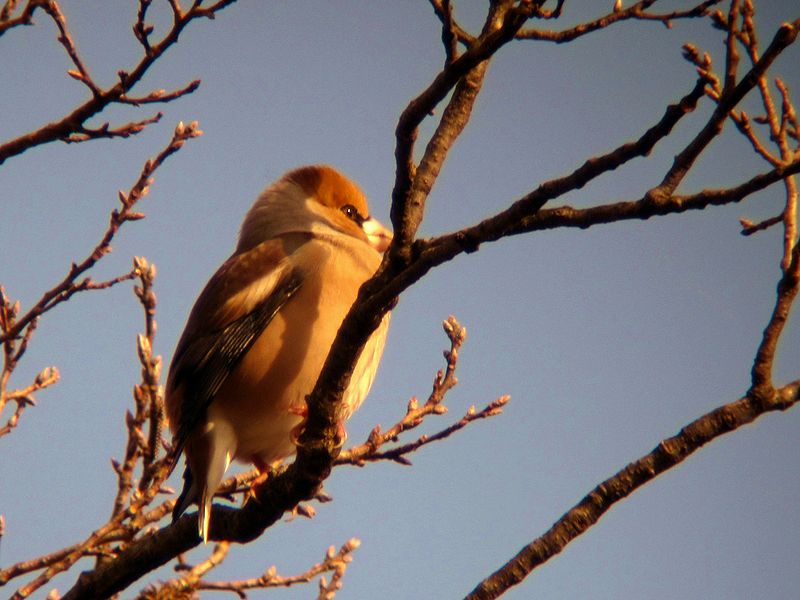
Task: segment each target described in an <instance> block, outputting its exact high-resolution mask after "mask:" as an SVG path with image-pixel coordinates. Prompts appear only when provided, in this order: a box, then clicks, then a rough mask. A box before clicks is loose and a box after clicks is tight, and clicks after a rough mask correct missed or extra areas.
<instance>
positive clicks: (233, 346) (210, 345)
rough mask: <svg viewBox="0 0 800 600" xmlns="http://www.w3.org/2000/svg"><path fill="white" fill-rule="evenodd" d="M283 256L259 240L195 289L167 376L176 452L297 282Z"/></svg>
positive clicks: (272, 245) (273, 244)
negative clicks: (197, 294) (196, 293)
mask: <svg viewBox="0 0 800 600" xmlns="http://www.w3.org/2000/svg"><path fill="white" fill-rule="evenodd" d="M285 259H286V255H285V254H284V253H283V248H282V246H281V244H280V242H279V241H277V240H276V241H270V242H264V243H263V244H261V245H260V246H257V247H256V248H253V249H252V250H250V251H248V252H247V253H245V254H244V255H234V256H233V257H231V258H230V259H229V260H228V261H227V262H226V263H225V264H224V265H222V267H220V269H219V271H217V273H216V274H215V275H214V277H212V278H211V280H210V281H209V282H208V285H206V287H205V289H204V290H203V292H202V293H201V294H200V297H199V298H198V301H197V303H196V304H195V307H194V309H193V310H192V314H191V315H190V317H189V322H188V323H187V325H186V330H185V331H184V334H183V337H182V338H181V340H180V342H179V343H178V347H177V349H176V351H175V357H174V358H173V361H172V365H171V367H170V373H169V377H168V381H167V408H168V411H169V412H170V413H171V418H177V422H176V423H175V424H174V425H173V427H176V429H175V445H176V447H175V456H176V457H177V456H178V454H179V453H180V451H181V450H182V449H183V445H184V443H185V442H186V439H187V437H188V436H189V434H190V433H191V431H192V430H193V429H194V428H195V427H196V426H197V425H198V424H199V423H200V422H202V421H203V419H204V418H205V415H206V410H207V409H208V406H209V405H210V404H211V402H212V401H213V400H214V396H215V395H216V393H217V392H218V391H219V388H220V386H221V385H222V384H223V383H224V381H225V379H226V378H227V377H228V375H229V374H230V373H231V371H232V370H233V369H234V368H235V367H236V365H237V364H238V363H239V361H240V360H241V359H242V357H243V356H244V355H245V354H246V353H247V351H248V350H249V349H250V348H251V346H252V345H253V343H254V342H255V341H256V339H258V337H259V335H260V334H261V333H262V332H263V331H264V328H265V327H266V326H267V325H268V324H269V323H270V321H272V319H273V318H274V317H275V315H276V314H277V313H278V311H279V310H280V309H281V307H282V306H283V305H284V304H286V302H288V301H289V299H290V298H291V297H292V296H293V295H294V294H295V292H297V290H298V289H299V288H300V286H301V285H302V282H303V277H302V274H301V273H300V272H299V271H298V270H297V269H293V268H291V265H290V264H288V261H286V260H285Z"/></svg>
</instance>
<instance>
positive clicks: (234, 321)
mask: <svg viewBox="0 0 800 600" xmlns="http://www.w3.org/2000/svg"><path fill="white" fill-rule="evenodd" d="M391 240H392V234H391V233H390V231H389V230H388V229H387V228H386V227H384V226H383V225H382V224H381V223H380V222H379V221H378V220H376V219H375V218H373V217H372V216H370V214H369V209H368V205H367V200H366V198H365V196H364V193H363V192H362V191H361V189H360V188H359V187H358V185H356V184H355V183H354V182H353V181H352V180H350V179H349V178H348V177H346V176H345V175H343V174H342V173H340V172H339V171H337V170H336V169H334V168H333V167H330V166H328V165H310V166H304V167H300V168H297V169H294V170H292V171H289V172H288V173H286V174H284V175H283V176H282V177H281V178H280V179H278V180H277V181H276V182H274V183H273V184H271V185H270V186H268V187H267V188H266V189H265V190H264V191H263V192H262V193H261V195H260V196H259V197H258V198H257V199H256V201H255V202H254V203H253V205H252V207H251V208H250V210H249V211H248V212H247V214H246V215H245V218H244V221H243V223H242V226H241V229H240V232H239V239H238V244H237V245H236V249H235V250H234V252H233V254H232V255H231V256H230V258H228V259H227V260H226V261H225V262H224V263H223V264H222V266H220V267H219V269H218V270H217V271H216V273H214V275H213V276H212V277H211V279H210V280H209V281H208V283H207V284H206V286H205V287H204V288H203V290H202V291H201V293H200V295H199V296H198V298H197V300H196V301H195V304H194V307H193V308H192V310H191V312H190V314H189V317H188V319H187V322H186V326H185V328H184V331H183V334H182V335H181V337H180V339H179V341H178V344H177V346H176V349H175V353H174V355H173V358H172V361H171V363H170V368H169V372H168V375H167V383H166V388H165V398H164V403H165V409H166V416H167V420H168V422H169V427H170V429H171V431H172V434H173V460H174V461H175V462H174V463H173V468H174V465H175V464H177V461H178V459H179V456H180V454H181V453H183V454H184V455H185V462H186V466H185V470H184V474H183V478H184V485H183V490H182V492H181V494H180V496H179V497H178V499H177V501H176V504H175V509H174V511H173V515H172V516H173V522H174V521H175V520H177V519H178V517H180V515H181V514H182V513H183V512H185V511H186V510H187V508H188V507H189V506H190V505H191V504H192V503H196V504H197V505H198V535H199V536H200V537H201V538H202V539H203V541H204V542H207V541H208V532H209V526H210V518H211V506H212V500H213V497H214V493H215V492H216V491H217V489H218V487H219V485H220V482H221V481H222V478H223V477H224V475H225V472H226V471H227V469H228V467H229V466H230V463H231V461H238V462H243V463H252V464H254V465H255V466H256V467H257V468H258V469H259V471H260V472H262V473H265V472H267V471H268V469H269V468H270V467H271V466H274V465H277V464H279V463H280V462H281V461H282V460H284V459H286V458H287V457H289V456H291V455H292V454H294V453H295V451H296V444H295V442H296V440H297V435H298V431H299V430H300V429H301V428H302V423H303V420H304V417H305V414H306V403H305V398H306V396H307V395H308V394H310V393H311V391H312V389H313V387H314V384H315V383H316V381H317V378H318V376H319V374H320V372H321V370H322V367H323V364H324V362H325V359H326V357H327V355H328V351H329V350H330V348H331V345H332V344H333V341H334V338H335V337H336V333H337V332H338V330H339V327H340V325H341V323H342V320H343V319H344V317H345V315H346V314H347V312H348V311H349V309H350V307H351V306H352V304H353V302H354V301H355V299H356V296H357V294H358V290H359V288H360V287H361V285H362V284H363V283H364V282H365V281H366V280H368V279H369V278H370V277H372V275H373V274H374V273H375V272H376V270H377V269H378V267H379V266H380V263H381V260H382V257H383V253H384V252H385V251H386V250H387V248H388V247H389V244H390V243H391ZM388 325H389V315H388V314H387V316H386V317H385V318H384V320H383V321H382V322H381V324H380V326H379V327H378V328H377V329H376V331H375V332H374V333H373V334H372V336H371V337H370V338H369V340H368V341H367V343H366V344H365V346H364V349H363V350H362V353H361V355H360V357H359V359H358V361H357V363H356V366H355V368H354V371H353V374H352V377H351V380H350V383H349V385H348V387H347V389H346V390H345V392H344V395H343V407H342V413H343V414H342V419H343V420H344V419H347V418H348V417H349V416H350V415H351V414H352V413H353V412H354V411H355V410H356V409H357V408H358V407H359V406H360V405H361V403H362V402H363V400H364V398H365V397H366V395H367V393H368V392H369V390H370V387H371V386H372V382H373V380H374V377H375V373H376V370H377V367H378V363H379V362H380V358H381V354H382V352H383V346H384V342H385V339H386V334H387V330H388Z"/></svg>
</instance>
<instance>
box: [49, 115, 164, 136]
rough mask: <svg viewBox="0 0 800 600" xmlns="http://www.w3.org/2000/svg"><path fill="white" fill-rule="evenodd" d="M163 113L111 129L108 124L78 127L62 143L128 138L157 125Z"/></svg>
mask: <svg viewBox="0 0 800 600" xmlns="http://www.w3.org/2000/svg"><path fill="white" fill-rule="evenodd" d="M162 116H163V113H160V112H159V113H156V114H155V115H153V116H152V117H150V118H148V119H143V120H141V121H134V122H131V123H127V124H125V125H120V126H119V127H115V128H113V129H112V128H111V126H110V124H109V123H103V124H102V125H101V126H100V127H94V128H93V127H85V126H80V127H78V128H76V130H75V132H74V133H71V134H70V135H69V136H68V137H65V138H64V140H63V141H64V142H66V143H68V144H74V143H78V142H87V141H89V140H99V139H102V138H107V139H111V138H129V137H131V136H132V135H136V134H137V133H140V132H142V131H143V130H144V128H145V127H147V126H148V125H151V124H153V123H158V122H159V121H160V120H161V117H162Z"/></svg>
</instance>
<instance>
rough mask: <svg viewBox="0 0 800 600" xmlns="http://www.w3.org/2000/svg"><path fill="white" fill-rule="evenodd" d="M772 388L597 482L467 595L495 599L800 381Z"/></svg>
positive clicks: (784, 404) (785, 404)
mask: <svg viewBox="0 0 800 600" xmlns="http://www.w3.org/2000/svg"><path fill="white" fill-rule="evenodd" d="M773 391H774V393H773V394H772V396H771V397H769V398H768V399H765V400H766V401H765V402H756V401H754V400H753V399H752V398H750V397H749V396H746V397H744V398H742V399H740V400H736V401H735V402H731V403H730V404H725V405H723V406H720V407H719V408H717V409H716V410H714V411H712V412H710V413H707V414H705V415H703V416H702V417H700V418H699V419H697V420H695V421H693V422H691V423H689V424H688V425H686V426H685V427H684V428H683V429H681V430H680V432H679V433H678V434H677V435H675V436H673V437H671V438H668V439H666V440H664V441H662V442H661V443H660V444H659V445H658V446H656V447H655V448H654V449H653V450H652V451H651V452H650V453H649V454H647V455H646V456H643V457H641V458H640V459H638V460H636V461H634V462H632V463H631V464H629V465H628V466H626V467H625V468H624V469H622V470H621V471H619V472H617V473H616V474H615V475H613V476H612V477H610V478H608V479H606V480H605V481H604V482H603V483H601V484H600V485H598V486H597V487H595V488H594V489H593V490H592V491H591V492H589V494H587V495H586V497H584V498H583V500H581V501H580V502H579V503H578V504H576V505H575V506H574V507H573V508H571V509H570V510H569V511H568V512H567V513H566V514H564V516H562V517H561V518H560V519H559V520H558V521H556V523H555V524H554V525H553V526H552V527H551V528H550V529H549V530H548V531H547V532H546V533H545V534H543V535H542V536H541V537H539V538H537V539H535V540H533V541H532V542H531V543H530V544H528V545H527V546H525V547H524V548H522V550H520V551H519V552H518V553H517V555H516V556H514V558H512V559H511V560H510V561H508V562H507V563H506V564H505V565H503V566H502V567H501V568H500V569H498V570H497V571H495V572H494V573H493V574H492V575H490V576H489V577H487V578H486V579H484V580H483V581H481V582H480V583H479V584H478V585H477V586H476V587H475V589H474V590H472V592H470V593H469V594H468V595H467V596H466V599H467V600H489V599H491V598H498V597H499V596H500V595H502V594H503V593H504V592H505V591H506V590H507V589H509V588H510V587H512V586H514V585H516V584H518V583H520V582H521V581H522V580H523V579H524V578H525V577H527V576H528V575H529V574H530V573H531V572H532V571H533V570H534V569H536V568H537V567H538V566H540V565H542V564H543V563H545V562H546V561H547V560H549V559H550V558H552V557H553V556H555V555H556V554H558V553H559V552H561V551H562V550H563V549H564V548H565V547H566V546H567V544H569V543H570V542H571V541H572V540H574V539H575V538H577V537H578V536H580V535H581V534H583V533H584V532H586V531H587V530H588V529H589V528H590V527H592V526H593V525H594V524H595V523H597V521H598V520H599V519H600V517H602V516H603V515H604V514H605V513H606V511H608V510H609V509H610V508H611V507H612V506H614V504H616V503H617V502H619V501H620V500H622V499H623V498H627V497H628V496H629V495H631V494H632V493H633V492H635V491H636V490H637V489H639V488H640V487H642V486H643V485H644V484H646V483H648V482H649V481H652V480H653V479H655V478H656V477H658V476H659V475H660V474H661V473H663V472H664V471H666V470H668V469H671V468H672V467H674V466H675V465H677V464H679V463H681V462H683V461H684V460H685V459H686V458H688V457H689V456H691V455H692V454H693V453H694V452H695V451H697V450H699V449H700V448H701V447H702V446H704V445H705V444H707V443H708V442H710V441H712V440H714V439H716V438H718V437H720V436H722V435H724V434H726V433H729V432H731V431H735V430H736V429H738V428H739V427H742V426H743V425H747V424H749V423H752V422H753V421H754V420H755V419H757V418H758V417H760V416H761V415H763V414H764V413H766V412H769V411H775V410H788V409H789V408H791V407H792V406H794V405H795V404H796V403H797V402H798V401H799V400H800V381H794V382H792V383H790V384H788V385H786V386H784V387H782V388H781V389H780V390H773Z"/></svg>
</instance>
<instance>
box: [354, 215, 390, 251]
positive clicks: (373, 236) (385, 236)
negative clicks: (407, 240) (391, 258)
mask: <svg viewBox="0 0 800 600" xmlns="http://www.w3.org/2000/svg"><path fill="white" fill-rule="evenodd" d="M361 228H362V229H363V230H364V233H366V234H367V240H369V245H370V246H372V247H373V248H375V250H377V251H378V252H380V253H381V254H383V253H384V252H386V249H387V248H388V247H389V244H391V243H392V232H391V231H389V230H388V229H386V227H384V226H383V225H382V224H381V222H380V221H378V220H377V219H375V218H373V217H370V218H369V219H367V220H366V221H364V222H363V223H362V224H361Z"/></svg>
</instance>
